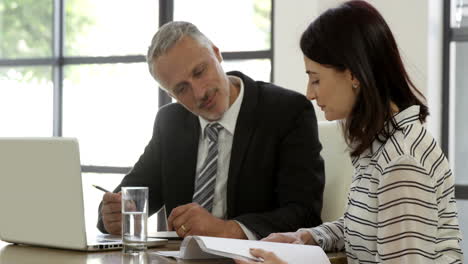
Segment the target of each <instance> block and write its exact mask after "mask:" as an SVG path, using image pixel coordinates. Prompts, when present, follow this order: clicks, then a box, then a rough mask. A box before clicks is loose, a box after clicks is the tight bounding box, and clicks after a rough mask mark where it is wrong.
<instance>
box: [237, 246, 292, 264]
mask: <svg viewBox="0 0 468 264" xmlns="http://www.w3.org/2000/svg"><path fill="white" fill-rule="evenodd" d="M250 254H251V255H252V256H254V257H257V258H262V259H263V262H262V263H263V264H288V263H287V262H285V261H283V260H282V259H280V258H278V257H277V256H276V255H275V253H273V252H270V251H266V250H263V249H259V248H251V249H250ZM235 262H236V263H237V264H257V263H258V262H257V261H242V260H235Z"/></svg>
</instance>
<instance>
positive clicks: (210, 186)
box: [193, 123, 223, 212]
mask: <svg viewBox="0 0 468 264" xmlns="http://www.w3.org/2000/svg"><path fill="white" fill-rule="evenodd" d="M221 129H223V126H222V125H220V124H219V123H211V124H208V125H207V126H206V127H205V135H206V136H208V155H207V156H206V159H205V162H204V163H203V166H202V169H201V170H200V173H199V174H198V177H197V179H196V180H195V193H194V194H193V201H194V202H196V203H198V204H199V205H201V206H202V207H204V208H205V209H206V210H208V211H209V212H211V209H212V208H213V199H214V190H215V183H216V172H217V167H218V134H219V131H221Z"/></svg>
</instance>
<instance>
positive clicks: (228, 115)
mask: <svg viewBox="0 0 468 264" xmlns="http://www.w3.org/2000/svg"><path fill="white" fill-rule="evenodd" d="M228 78H229V80H230V81H231V82H233V83H235V84H236V85H237V86H239V95H238V96H237V98H236V100H235V101H234V103H233V104H232V105H231V106H230V107H229V109H228V110H227V111H226V112H225V113H224V115H223V117H222V118H221V119H220V120H218V121H216V122H217V123H219V124H221V125H222V126H223V129H222V130H221V131H220V132H219V136H218V167H217V175H216V184H215V192H214V200H213V209H212V214H213V216H215V217H218V218H221V219H225V218H226V212H227V202H226V193H227V181H228V173H229V163H230V161H231V149H232V140H233V138H234V132H235V129H236V123H237V117H238V116H239V111H240V108H241V104H242V100H243V98H244V83H243V82H242V79H240V78H238V77H236V76H228ZM198 119H199V120H200V129H201V132H200V139H199V142H198V159H197V174H196V177H197V178H198V176H199V173H200V171H201V169H202V166H203V163H204V161H205V159H206V156H207V154H208V137H206V136H205V133H204V131H205V127H206V126H207V125H208V124H209V123H210V122H209V121H207V120H205V119H203V118H202V117H201V116H199V117H198ZM236 222H237V223H238V224H239V225H240V227H241V228H242V230H243V231H244V233H245V235H246V236H247V238H248V239H250V240H256V239H257V237H256V236H255V235H254V234H253V233H252V231H250V230H249V229H248V228H247V227H245V226H244V225H243V224H242V223H240V222H238V221H236Z"/></svg>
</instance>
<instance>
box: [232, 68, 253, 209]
mask: <svg viewBox="0 0 468 264" xmlns="http://www.w3.org/2000/svg"><path fill="white" fill-rule="evenodd" d="M228 75H235V76H237V77H239V78H241V79H242V81H243V82H244V98H243V100H242V104H241V108H240V111H239V116H238V117H237V122H236V129H235V132H234V138H233V141H232V149H231V161H230V164H229V174H228V183H227V210H228V211H227V216H228V217H232V215H233V214H234V212H235V208H234V201H235V193H236V192H235V190H236V189H237V188H236V186H237V182H238V179H239V177H240V175H239V173H240V169H241V167H242V164H243V162H244V160H245V152H246V151H247V149H248V146H249V144H250V139H251V137H252V133H253V132H254V127H255V114H254V111H255V107H256V106H257V101H258V90H257V87H256V83H255V82H254V81H253V80H252V79H250V78H249V77H247V76H245V75H243V74H242V73H240V72H229V73H228Z"/></svg>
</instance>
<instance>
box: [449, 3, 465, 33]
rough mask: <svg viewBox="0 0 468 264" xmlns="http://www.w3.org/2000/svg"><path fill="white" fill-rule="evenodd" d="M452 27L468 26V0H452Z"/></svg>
mask: <svg viewBox="0 0 468 264" xmlns="http://www.w3.org/2000/svg"><path fill="white" fill-rule="evenodd" d="M451 14H452V17H451V25H452V27H468V0H452V2H451Z"/></svg>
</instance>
